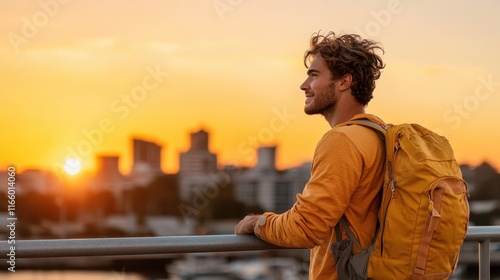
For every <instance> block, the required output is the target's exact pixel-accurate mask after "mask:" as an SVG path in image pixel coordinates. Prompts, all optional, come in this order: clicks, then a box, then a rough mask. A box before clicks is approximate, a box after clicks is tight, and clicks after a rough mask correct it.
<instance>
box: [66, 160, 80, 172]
mask: <svg viewBox="0 0 500 280" xmlns="http://www.w3.org/2000/svg"><path fill="white" fill-rule="evenodd" d="M81 168H82V165H81V164H80V161H79V160H77V159H75V158H69V159H67V160H66V163H65V164H64V171H65V172H66V173H67V174H68V175H76V174H77V173H78V172H80V169H81Z"/></svg>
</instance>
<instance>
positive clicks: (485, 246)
mask: <svg viewBox="0 0 500 280" xmlns="http://www.w3.org/2000/svg"><path fill="white" fill-rule="evenodd" d="M479 279H480V280H489V279H490V240H489V239H485V240H483V241H479Z"/></svg>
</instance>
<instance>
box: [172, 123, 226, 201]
mask: <svg viewBox="0 0 500 280" xmlns="http://www.w3.org/2000/svg"><path fill="white" fill-rule="evenodd" d="M216 172H217V155H216V154H214V153H211V152H210V150H209V134H208V132H207V131H205V130H203V129H200V130H199V131H198V132H194V133H191V143H190V147H189V150H187V151H186V152H184V153H181V154H180V157H179V175H180V195H181V198H182V199H183V200H189V199H190V198H191V197H192V196H193V195H194V192H196V190H200V189H201V188H203V187H204V186H206V185H207V184H209V183H210V180H214V179H213V174H215V173H216ZM210 175H212V176H210Z"/></svg>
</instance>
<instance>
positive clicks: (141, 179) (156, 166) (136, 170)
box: [131, 138, 162, 186]
mask: <svg viewBox="0 0 500 280" xmlns="http://www.w3.org/2000/svg"><path fill="white" fill-rule="evenodd" d="M132 145H133V164H132V172H131V179H132V182H133V184H135V185H140V186H145V185H147V184H148V183H150V182H151V181H152V180H153V179H154V178H155V177H156V176H158V175H160V174H161V173H162V171H161V150H162V147H161V146H160V145H158V144H156V143H153V142H149V141H145V140H142V139H137V138H134V139H132Z"/></svg>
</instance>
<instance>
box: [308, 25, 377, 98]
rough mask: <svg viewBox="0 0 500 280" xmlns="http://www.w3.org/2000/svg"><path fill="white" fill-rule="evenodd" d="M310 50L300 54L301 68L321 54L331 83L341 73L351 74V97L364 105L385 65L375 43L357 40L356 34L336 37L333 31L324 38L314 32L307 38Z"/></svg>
mask: <svg viewBox="0 0 500 280" xmlns="http://www.w3.org/2000/svg"><path fill="white" fill-rule="evenodd" d="M310 44H311V47H310V49H309V50H308V51H306V53H305V54H304V65H305V66H306V68H308V67H309V66H308V65H307V64H308V61H309V59H310V58H312V57H314V56H315V55H317V54H319V55H321V58H323V60H324V61H325V62H326V64H327V66H328V69H330V72H331V73H332V80H335V79H339V78H341V77H342V76H344V75H345V74H351V75H352V77H353V81H352V86H351V89H352V94H353V95H354V97H355V98H356V100H357V101H358V102H359V103H361V104H362V105H364V106H366V105H367V104H368V102H369V101H370V100H371V99H372V98H373V90H374V89H375V80H377V79H378V78H379V77H380V70H381V69H384V67H385V64H384V63H383V62H382V58H381V57H380V56H378V55H377V54H376V53H375V51H376V50H377V49H379V50H381V51H382V53H384V49H383V48H382V47H381V46H379V44H378V43H377V42H374V41H370V40H367V39H363V38H361V37H360V36H359V35H356V34H345V35H342V36H340V37H337V36H336V35H335V33H334V32H328V33H327V34H326V35H321V34H319V32H318V33H314V34H313V36H312V38H311V42H310Z"/></svg>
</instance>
